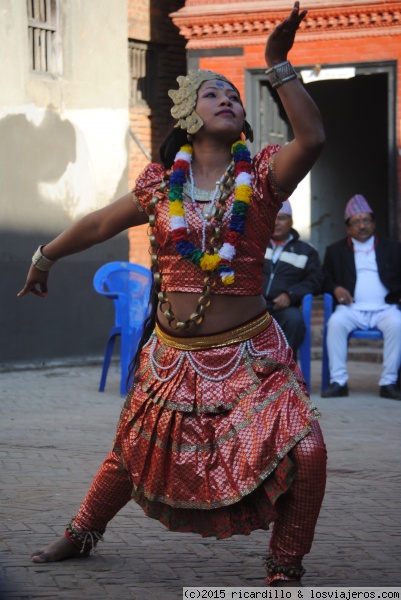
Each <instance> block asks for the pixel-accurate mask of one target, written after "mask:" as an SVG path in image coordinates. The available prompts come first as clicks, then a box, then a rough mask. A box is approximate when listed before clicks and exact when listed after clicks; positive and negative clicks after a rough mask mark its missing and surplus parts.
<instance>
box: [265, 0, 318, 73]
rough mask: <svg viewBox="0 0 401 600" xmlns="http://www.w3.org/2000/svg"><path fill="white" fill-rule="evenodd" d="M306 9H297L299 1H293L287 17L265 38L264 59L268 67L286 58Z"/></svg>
mask: <svg viewBox="0 0 401 600" xmlns="http://www.w3.org/2000/svg"><path fill="white" fill-rule="evenodd" d="M307 12H308V11H307V10H302V11H301V12H300V11H299V2H295V3H294V8H293V9H292V11H291V14H290V16H289V17H287V18H286V19H284V21H282V22H281V23H280V24H279V25H277V27H276V28H275V29H274V30H273V31H272V33H271V34H270V35H269V37H268V38H267V43H266V49H265V59H266V64H267V66H268V67H273V66H274V65H278V64H279V63H281V62H283V61H285V60H287V54H288V52H289V51H290V50H291V48H292V46H293V44H294V40H295V34H296V32H297V29H298V27H299V25H300V23H301V21H302V20H303V19H304V18H305V15H306V13H307Z"/></svg>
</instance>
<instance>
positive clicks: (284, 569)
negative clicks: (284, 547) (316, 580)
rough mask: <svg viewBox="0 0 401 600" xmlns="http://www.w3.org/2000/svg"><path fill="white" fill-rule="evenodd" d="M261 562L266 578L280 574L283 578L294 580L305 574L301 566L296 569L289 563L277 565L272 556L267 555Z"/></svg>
mask: <svg viewBox="0 0 401 600" xmlns="http://www.w3.org/2000/svg"><path fill="white" fill-rule="evenodd" d="M263 562H264V564H265V569H266V573H267V577H268V579H270V578H271V577H273V576H274V575H282V576H283V577H284V578H285V580H288V581H294V580H299V579H301V577H303V576H304V575H305V569H304V568H303V567H302V566H301V567H300V568H299V569H297V568H295V567H291V566H289V565H287V566H285V565H279V564H278V563H277V562H276V561H275V560H274V558H273V557H272V556H267V557H266V558H265V559H264V561H263ZM277 579H278V578H277Z"/></svg>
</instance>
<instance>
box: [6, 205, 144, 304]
mask: <svg viewBox="0 0 401 600" xmlns="http://www.w3.org/2000/svg"><path fill="white" fill-rule="evenodd" d="M147 221H148V217H147V215H146V213H145V212H144V211H141V210H140V209H139V207H138V205H137V204H136V203H135V202H133V200H132V195H131V194H130V193H129V194H126V195H125V196H123V197H122V198H120V199H119V200H116V201H115V202H113V203H112V204H110V205H108V206H105V207H104V208H101V209H100V210H96V211H94V212H92V213H90V214H88V215H86V216H85V217H83V218H82V219H80V220H79V221H77V222H76V223H74V224H73V225H71V226H70V227H68V229H66V230H65V231H63V232H62V233H61V234H60V235H58V236H57V237H56V238H55V239H54V240H52V241H51V242H49V243H48V244H46V245H45V246H44V247H42V252H43V255H44V256H45V257H46V258H47V259H49V260H50V261H56V260H58V259H60V258H63V257H64V256H69V255H70V254H76V253H77V252H82V250H86V249H87V248H91V247H92V246H94V245H95V244H100V243H101V242H104V241H106V240H108V239H110V238H112V237H114V236H115V235H117V234H118V233H121V231H124V230H125V229H128V228H129V227H135V226H136V225H143V224H145V223H146V222H147ZM48 275H49V273H48V271H41V270H39V269H37V268H36V267H35V266H34V265H31V268H30V269H29V272H28V276H27V280H26V283H25V286H24V287H23V289H22V290H21V291H20V292H19V293H18V294H17V296H18V297H22V296H25V295H26V294H28V293H29V292H31V293H33V294H35V295H36V296H40V297H42V298H44V297H45V296H46V295H47V278H48Z"/></svg>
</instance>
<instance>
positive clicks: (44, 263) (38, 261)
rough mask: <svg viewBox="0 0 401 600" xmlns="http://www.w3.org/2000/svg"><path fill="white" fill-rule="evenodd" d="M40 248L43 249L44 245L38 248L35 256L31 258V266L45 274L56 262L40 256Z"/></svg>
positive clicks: (42, 255)
mask: <svg viewBox="0 0 401 600" xmlns="http://www.w3.org/2000/svg"><path fill="white" fill-rule="evenodd" d="M42 248H44V245H42V246H39V248H38V249H37V250H36V252H35V254H34V255H33V256H32V264H33V266H34V267H36V268H37V269H38V271H44V272H47V271H49V270H50V268H51V267H52V266H53V265H54V263H55V262H56V261H55V260H50V258H46V256H45V255H44V254H42Z"/></svg>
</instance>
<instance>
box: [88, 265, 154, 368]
mask: <svg viewBox="0 0 401 600" xmlns="http://www.w3.org/2000/svg"><path fill="white" fill-rule="evenodd" d="M151 285H152V272H151V271H150V269H147V268H146V267H142V266H141V265H136V264H134V263H130V262H110V263H107V264H105V265H103V266H102V267H100V269H98V271H97V272H96V274H95V276H94V279H93V286H94V288H95V290H96V291H97V292H99V294H103V295H104V296H107V297H108V298H110V299H111V300H113V302H114V306H115V326H118V327H121V372H122V377H126V376H127V375H128V369H129V364H130V362H131V360H132V358H133V357H134V355H135V352H136V349H137V347H138V342H139V340H140V338H141V335H142V330H143V324H144V321H145V319H146V316H147V311H148V307H149V294H150V289H151Z"/></svg>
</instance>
